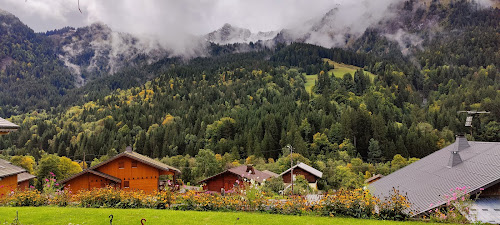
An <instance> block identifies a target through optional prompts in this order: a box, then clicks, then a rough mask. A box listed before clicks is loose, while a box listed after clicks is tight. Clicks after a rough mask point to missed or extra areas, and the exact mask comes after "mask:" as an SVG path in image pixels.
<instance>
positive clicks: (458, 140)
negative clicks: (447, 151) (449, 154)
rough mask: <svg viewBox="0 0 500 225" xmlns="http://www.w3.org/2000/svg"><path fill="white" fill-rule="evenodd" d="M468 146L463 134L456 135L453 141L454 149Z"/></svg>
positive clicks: (458, 149) (459, 149) (457, 149)
mask: <svg viewBox="0 0 500 225" xmlns="http://www.w3.org/2000/svg"><path fill="white" fill-rule="evenodd" d="M468 147H470V145H469V142H468V141H467V138H466V137H465V135H463V134H459V135H457V138H456V141H455V151H457V152H459V151H462V150H464V149H466V148H468Z"/></svg>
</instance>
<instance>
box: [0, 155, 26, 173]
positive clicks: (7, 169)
mask: <svg viewBox="0 0 500 225" xmlns="http://www.w3.org/2000/svg"><path fill="white" fill-rule="evenodd" d="M22 172H26V170H25V169H24V168H22V167H19V166H15V165H12V163H11V162H9V161H7V160H3V159H0V177H7V176H12V175H16V174H19V173H22Z"/></svg>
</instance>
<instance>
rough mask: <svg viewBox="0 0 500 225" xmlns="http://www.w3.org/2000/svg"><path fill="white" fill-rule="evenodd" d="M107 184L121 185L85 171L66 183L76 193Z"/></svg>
mask: <svg viewBox="0 0 500 225" xmlns="http://www.w3.org/2000/svg"><path fill="white" fill-rule="evenodd" d="M106 186H113V187H119V184H118V185H117V184H116V182H114V181H112V180H110V179H107V178H105V177H102V176H98V175H95V174H92V173H90V172H89V171H85V173H83V174H82V175H80V176H78V178H77V179H72V180H70V181H68V182H66V183H65V187H66V188H68V189H69V190H71V191H72V192H74V193H76V192H78V191H80V190H91V189H93V188H102V187H106Z"/></svg>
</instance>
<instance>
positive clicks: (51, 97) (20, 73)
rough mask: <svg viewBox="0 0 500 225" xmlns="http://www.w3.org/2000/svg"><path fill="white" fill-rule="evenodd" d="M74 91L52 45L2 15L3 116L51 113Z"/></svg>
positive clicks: (0, 110)
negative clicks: (51, 108)
mask: <svg viewBox="0 0 500 225" xmlns="http://www.w3.org/2000/svg"><path fill="white" fill-rule="evenodd" d="M72 88H74V77H73V76H72V75H71V73H70V72H69V70H68V69H67V68H66V67H65V66H64V64H63V63H62V62H61V61H60V60H59V59H58V57H57V56H56V51H55V48H54V45H53V42H52V41H51V40H50V39H49V38H47V37H45V36H44V35H41V34H37V33H35V32H33V30H32V29H30V28H29V27H28V26H26V25H24V24H23V23H22V22H21V21H20V20H19V19H18V18H17V17H15V16H14V15H12V14H10V13H8V12H5V11H0V96H1V98H0V116H6V115H11V114H19V113H22V112H26V111H28V110H33V109H50V107H54V106H57V105H58V104H60V97H61V96H62V95H64V94H65V93H66V92H67V91H68V90H70V89H72Z"/></svg>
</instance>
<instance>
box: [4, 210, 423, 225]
mask: <svg viewBox="0 0 500 225" xmlns="http://www.w3.org/2000/svg"><path fill="white" fill-rule="evenodd" d="M16 212H19V223H17V224H40V225H43V224H50V225H56V224H64V225H68V224H72V225H76V224H92V225H94V224H96V225H98V224H103V225H105V224H110V223H109V222H110V221H109V215H111V214H112V215H113V224H141V219H142V218H144V219H146V222H145V223H144V224H183V225H184V224H224V225H233V224H286V225H294V224H297V225H306V224H360V225H361V224H367V225H371V224H373V225H385V224H387V225H397V224H408V225H420V224H422V225H424V224H427V225H428V224H430V223H425V222H396V221H383V220H366V219H353V218H337V217H319V216H289V215H276V214H266V213H247V212H198V211H175V210H161V209H111V208H97V209H96V208H73V207H0V224H15V223H14V220H15V218H16Z"/></svg>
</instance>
